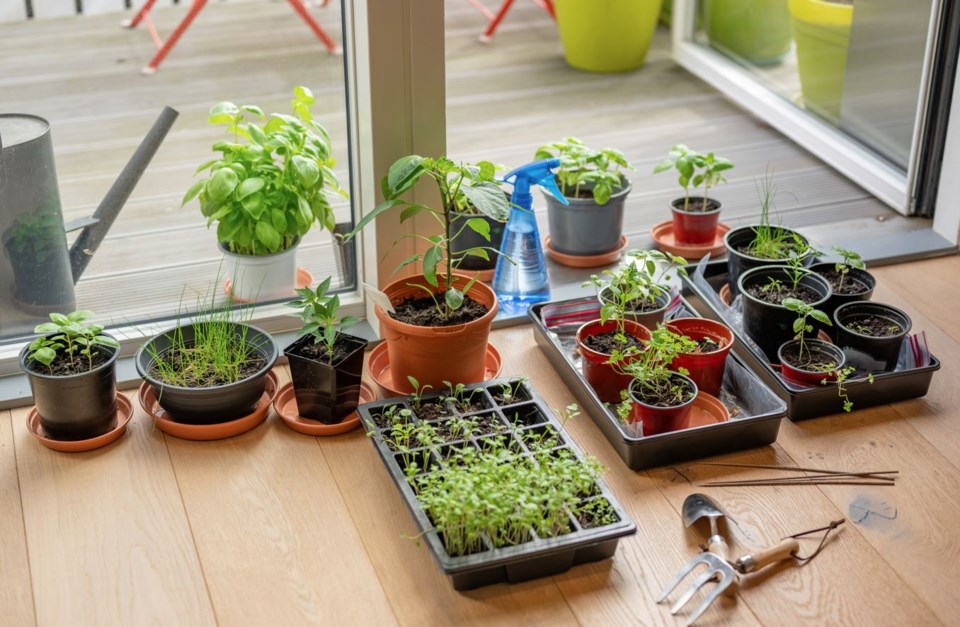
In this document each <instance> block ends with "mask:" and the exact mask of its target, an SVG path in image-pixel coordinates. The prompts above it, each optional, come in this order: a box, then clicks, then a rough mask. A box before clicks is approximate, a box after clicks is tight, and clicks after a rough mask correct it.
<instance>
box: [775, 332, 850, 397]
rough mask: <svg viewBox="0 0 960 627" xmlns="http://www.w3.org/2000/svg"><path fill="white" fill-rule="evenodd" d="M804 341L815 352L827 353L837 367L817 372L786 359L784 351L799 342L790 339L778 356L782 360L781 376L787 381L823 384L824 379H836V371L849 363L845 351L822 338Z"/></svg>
mask: <svg viewBox="0 0 960 627" xmlns="http://www.w3.org/2000/svg"><path fill="white" fill-rule="evenodd" d="M803 343H804V346H806V348H807V349H809V350H810V351H811V352H813V353H825V354H827V355H829V356H830V358H831V360H832V361H833V362H834V363H835V364H837V367H836V368H834V369H833V370H832V371H830V372H816V371H813V370H804V369H802V368H798V367H797V366H795V365H793V364H791V363H789V362H787V361H784V360H783V357H782V355H783V353H784V351H785V350H787V349H788V348H790V347H792V346H796V345H797V344H799V341H798V340H790V341H789V342H784V343H783V345H782V346H781V347H780V350H778V351H777V358H778V359H779V360H780V376H782V377H783V378H784V380H786V381H787V382H789V383H793V384H795V385H809V386H819V385H823V382H824V381H826V382H831V381H836V380H837V374H836V371H837V370H841V369H842V368H843V367H844V366H845V365H846V364H847V357H846V355H844V354H843V351H842V350H840V349H839V348H837V347H836V346H834V345H833V344H828V343H827V342H824V341H822V340H804V342H803Z"/></svg>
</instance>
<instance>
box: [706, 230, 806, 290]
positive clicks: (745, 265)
mask: <svg viewBox="0 0 960 627" xmlns="http://www.w3.org/2000/svg"><path fill="white" fill-rule="evenodd" d="M757 228H758V226H757V225H749V226H741V227H738V228H736V229H731V230H730V231H728V232H727V234H726V235H725V236H724V237H723V243H724V246H726V249H727V269H728V273H729V283H730V290H731V294H732V295H733V296H734V297H736V295H737V294H739V293H740V275H741V274H743V273H744V272H746V271H747V270H750V269H752V268H759V267H761V266H782V265H786V263H787V260H788V257H787V256H786V255H785V256H784V257H782V258H778V259H768V258H763V257H756V256H754V255H753V254H751V253H750V244H751V243H752V242H753V241H754V239H755V238H756V235H757V231H756V229H757ZM777 228H779V229H781V230H782V231H784V232H786V233H790V234H795V235H797V236H798V237H799V238H800V240H801V241H802V242H803V243H804V244H808V245H809V242H808V240H807V238H805V237H803V236H802V235H800V234H799V233H797V232H796V231H794V230H792V229H788V228H786V227H777ZM812 262H813V256H812V255H807V258H806V260H805V263H804V265H808V266H809V265H810V264H811V263H812Z"/></svg>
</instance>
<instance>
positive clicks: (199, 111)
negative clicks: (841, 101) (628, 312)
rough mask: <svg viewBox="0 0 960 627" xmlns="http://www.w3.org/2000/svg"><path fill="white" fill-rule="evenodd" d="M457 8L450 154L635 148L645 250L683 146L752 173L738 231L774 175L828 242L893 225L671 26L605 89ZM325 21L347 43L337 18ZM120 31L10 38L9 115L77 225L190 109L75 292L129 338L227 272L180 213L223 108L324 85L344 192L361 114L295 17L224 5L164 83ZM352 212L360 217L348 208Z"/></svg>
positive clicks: (29, 27) (510, 24)
mask: <svg viewBox="0 0 960 627" xmlns="http://www.w3.org/2000/svg"><path fill="white" fill-rule="evenodd" d="M180 4H181V6H179V7H168V8H159V9H157V10H155V11H154V21H155V22H156V24H157V27H158V29H159V30H160V32H161V33H168V32H170V30H171V29H172V28H173V26H174V25H175V24H176V23H177V22H178V21H179V20H180V19H181V17H182V16H183V15H184V13H185V11H186V6H184V5H185V4H186V3H183V2H181V3H180ZM491 4H492V3H491ZM446 8H447V20H446V21H447V59H448V63H447V93H448V109H447V126H448V150H449V153H450V154H451V155H453V156H455V157H457V158H461V159H469V160H477V159H490V160H492V161H495V162H498V163H502V164H505V165H508V166H516V165H519V164H521V163H523V162H525V161H528V160H529V159H531V158H532V156H533V152H534V150H535V148H536V147H537V146H538V145H539V144H541V143H543V142H545V141H550V140H553V139H556V138H560V137H563V136H566V135H578V136H580V137H581V138H583V139H584V140H586V141H588V142H590V143H592V144H596V145H609V146H615V147H618V148H621V149H622V150H624V151H625V152H626V154H627V155H628V156H629V158H630V159H631V160H632V162H633V163H634V164H635V166H636V171H635V172H633V173H632V175H631V177H632V179H633V183H634V190H633V192H632V194H631V195H630V197H629V200H628V210H627V218H626V224H625V230H626V232H627V234H628V235H629V236H631V238H636V237H637V236H639V235H641V234H644V233H646V232H647V231H648V230H649V228H650V226H651V225H653V224H654V223H656V222H659V221H661V220H663V219H664V217H665V213H666V207H667V206H668V203H669V202H670V200H671V199H672V198H674V197H675V196H676V195H677V189H676V183H675V181H674V180H673V178H672V177H671V176H668V175H659V176H656V177H655V176H653V175H652V174H651V173H650V170H651V169H652V167H653V165H654V164H655V163H656V162H657V161H658V160H659V159H660V158H661V156H662V155H663V154H664V153H665V152H666V151H667V150H668V148H669V147H670V146H671V145H672V144H673V143H676V142H685V143H688V144H690V145H692V146H694V147H697V148H701V149H713V150H716V151H717V152H718V153H719V154H722V155H725V156H728V157H730V158H731V159H732V160H733V161H734V162H735V163H736V164H737V167H736V169H735V170H733V171H731V172H730V177H729V178H730V182H729V183H728V184H727V185H725V186H724V187H722V188H720V189H718V190H717V197H718V198H719V199H720V200H722V201H723V203H724V206H725V213H724V220H725V221H727V222H731V223H736V222H740V221H745V220H748V219H752V217H754V216H755V215H756V214H757V212H758V205H757V202H756V192H755V182H754V180H755V178H757V177H759V176H762V175H763V174H764V172H765V171H766V170H767V169H768V168H773V169H775V171H776V173H777V180H778V186H779V189H780V197H779V202H778V204H777V208H778V210H779V211H780V212H782V214H783V216H784V221H785V222H786V223H788V224H791V225H793V226H810V225H814V224H820V225H825V224H827V225H836V227H837V228H833V229H831V228H827V229H824V231H825V232H826V233H827V235H828V236H830V235H834V234H836V233H838V232H843V231H849V233H848V234H852V236H854V237H855V236H856V235H855V234H856V232H857V230H858V229H859V227H860V226H862V222H863V221H865V220H870V221H872V220H873V219H874V218H876V217H878V216H880V217H882V218H889V220H888V221H887V222H886V223H885V224H890V223H892V222H894V221H895V220H894V218H895V215H894V214H893V213H892V212H890V211H889V210H887V209H886V208H884V207H883V206H882V205H881V204H880V203H879V202H878V201H876V200H875V199H873V198H871V197H870V196H869V195H868V194H867V193H866V192H864V191H863V190H862V189H860V188H859V187H857V186H856V185H853V184H852V183H850V182H849V181H847V180H846V179H845V178H843V177H842V176H840V175H839V174H837V173H836V172H834V171H833V170H831V169H830V168H828V167H827V166H825V165H824V164H823V163H822V162H820V161H819V160H817V159H816V158H814V157H812V156H811V155H809V154H808V153H807V152H805V151H803V150H802V149H800V148H798V147H797V146H796V145H795V144H793V143H792V142H791V141H789V140H787V139H786V138H784V137H783V136H782V135H780V134H779V133H777V132H776V131H774V130H772V129H770V128H768V127H766V126H765V125H763V124H761V123H759V122H758V121H757V120H756V119H754V118H753V117H752V116H751V115H750V114H749V113H747V112H745V111H743V110H741V109H738V108H737V107H735V106H733V105H731V104H730V103H728V102H727V101H725V100H724V99H723V98H722V97H721V96H720V95H719V94H718V93H717V92H715V91H714V90H712V89H711V88H709V87H707V86H706V85H705V84H704V83H702V82H700V81H699V80H697V79H695V78H693V77H692V76H691V75H689V74H687V73H686V72H685V71H683V70H682V69H680V68H679V67H678V66H677V65H676V64H674V63H673V61H672V60H671V59H670V53H669V33H668V32H667V31H666V30H665V29H663V28H661V29H660V31H658V33H657V34H656V37H655V40H654V44H653V48H652V50H651V51H650V54H649V56H648V59H647V63H646V66H645V67H644V68H643V69H642V70H641V71H638V72H634V73H631V74H626V75H595V74H586V73H582V72H577V71H575V70H572V69H571V68H569V67H567V66H566V64H565V63H564V61H563V59H562V56H561V51H560V45H559V41H558V38H557V33H556V27H555V25H554V24H553V22H552V21H551V20H550V19H549V18H548V17H547V15H546V14H545V13H544V12H543V11H542V10H540V9H539V8H538V7H537V6H536V5H534V3H532V2H518V3H516V5H515V6H514V8H513V9H512V10H511V11H510V13H509V15H508V17H507V19H506V21H505V22H504V23H503V24H502V26H501V27H500V30H499V31H498V32H497V34H496V37H495V39H494V41H493V43H492V44H490V45H487V46H484V45H481V44H479V43H478V42H477V35H478V34H479V32H480V31H481V30H482V26H483V20H482V18H481V16H480V15H479V13H477V12H476V11H475V10H474V9H473V8H472V7H470V6H469V4H468V3H466V2H463V1H462V0H446ZM316 14H317V17H318V19H319V20H320V22H321V23H322V24H323V25H324V26H325V27H326V28H328V29H329V30H330V32H331V33H332V34H333V36H334V38H335V39H337V40H338V41H339V40H342V36H341V33H340V15H339V3H338V2H333V3H331V4H330V6H328V7H326V8H324V9H320V10H317V12H316ZM119 20H120V16H119V15H117V14H111V15H101V16H93V17H82V18H62V19H53V20H39V21H31V22H25V23H19V24H4V25H0V111H21V112H30V113H35V114H38V115H41V116H44V117H46V118H48V119H49V120H50V121H51V122H52V124H53V139H54V145H55V148H56V159H57V168H58V172H59V177H60V189H61V197H62V201H63V206H64V217H65V218H66V219H68V220H70V219H74V218H78V217H82V216H85V215H88V214H90V213H91V212H92V211H93V209H94V208H95V207H96V205H97V203H98V202H99V201H100V199H101V198H102V197H103V195H104V194H105V193H106V191H107V189H108V187H109V185H110V184H111V183H112V182H113V180H114V178H115V176H116V175H117V173H118V172H119V171H120V169H121V168H122V166H123V164H124V163H125V162H126V160H127V158H128V157H129V155H130V154H131V153H132V152H133V150H134V148H135V146H136V145H137V144H138V143H139V141H140V139H141V138H142V136H143V135H144V134H145V133H146V131H147V129H148V128H149V127H150V125H151V123H152V122H153V120H154V119H155V117H156V115H157V114H158V113H159V111H160V110H161V109H162V107H163V106H164V105H171V106H173V107H175V108H176V109H178V110H179V111H180V113H181V115H180V119H179V120H178V121H177V123H176V125H175V127H174V129H173V130H172V132H171V133H170V135H169V137H168V138H167V140H166V142H165V143H164V145H163V146H162V147H161V149H160V151H159V152H158V153H157V156H156V158H155V159H154V161H153V164H152V165H151V166H150V168H149V169H148V171H147V172H146V174H145V175H144V177H143V179H142V180H141V182H140V184H139V186H138V187H137V189H136V190H135V192H134V194H133V196H132V197H131V199H130V201H129V202H128V203H127V205H126V207H125V208H124V210H123V211H122V212H121V214H120V216H119V218H118V220H117V221H116V223H115V224H114V226H113V227H112V229H111V230H110V233H109V235H108V237H107V239H106V241H105V242H104V244H103V245H102V247H101V248H100V250H99V251H98V252H97V253H96V255H95V256H94V258H93V260H92V262H91V264H90V266H89V267H88V269H87V271H86V273H85V274H84V276H83V278H82V280H81V282H80V284H79V286H78V288H77V295H78V301H79V305H80V306H82V307H83V308H87V309H92V310H94V311H96V312H97V313H98V314H99V317H100V318H101V319H104V320H112V321H114V322H115V323H131V322H136V321H139V320H143V319H145V318H152V319H158V318H161V317H164V316H166V315H170V314H171V313H173V312H174V311H176V309H177V305H178V303H179V302H180V301H181V299H183V298H186V302H188V303H192V302H193V301H194V296H193V294H192V292H191V290H193V291H199V292H205V291H206V289H207V288H208V287H209V286H210V285H211V283H212V281H213V279H214V277H215V276H216V274H217V272H218V270H219V269H220V255H219V253H218V251H217V248H216V243H215V239H214V234H213V232H211V231H209V230H207V229H206V228H205V226H204V221H203V219H202V217H201V216H200V213H199V211H197V209H196V206H195V205H191V206H188V207H186V208H182V209H181V208H180V207H179V203H180V199H181V197H182V195H183V193H184V191H185V190H186V189H187V188H188V187H189V185H190V184H191V181H192V180H193V172H194V169H195V168H196V166H197V165H198V164H200V163H202V162H204V161H206V160H207V159H208V158H209V155H210V152H211V151H210V145H211V143H212V142H214V141H216V140H217V139H218V138H219V137H220V136H221V134H222V131H221V130H220V129H219V128H214V127H210V126H209V125H208V124H207V123H206V112H207V110H208V109H209V107H210V106H211V105H212V104H213V103H215V102H217V101H219V100H224V99H230V100H235V101H237V102H241V103H256V104H259V105H261V106H262V107H263V108H264V109H266V110H267V111H274V110H284V109H285V108H286V107H287V106H288V104H287V103H288V101H289V98H290V95H289V94H290V90H291V89H292V88H293V86H294V85H297V84H306V85H308V86H311V87H312V88H313V89H314V91H315V93H316V94H317V96H318V105H317V107H316V113H317V114H318V117H319V118H320V120H321V121H322V122H323V123H324V124H325V125H326V126H327V127H328V128H329V130H330V133H331V135H332V137H333V141H334V146H335V153H336V154H337V155H339V157H340V166H338V173H339V174H340V175H341V177H342V178H343V179H344V180H345V179H346V170H345V164H346V114H345V106H344V96H343V66H342V59H341V58H339V57H333V56H329V55H327V54H326V53H325V52H324V51H323V49H322V48H321V46H320V45H319V42H318V41H317V40H316V39H315V38H314V37H313V35H312V33H310V31H309V30H308V29H307V28H306V26H305V25H304V24H302V23H301V22H300V21H299V20H298V19H297V17H296V16H295V15H294V13H293V12H292V11H291V10H290V8H289V6H288V5H287V4H286V3H284V2H267V1H261V0H255V1H253V0H251V1H245V2H237V1H235V0H231V2H224V3H210V4H208V5H207V7H206V8H205V9H204V11H203V13H202V14H201V15H200V17H199V18H198V19H197V21H196V22H195V24H194V25H193V26H192V27H191V29H190V30H189V31H187V33H186V35H185V36H184V37H183V39H182V40H181V42H180V43H179V44H178V46H177V48H176V49H175V50H174V51H173V52H172V53H171V55H170V56H169V57H168V59H167V60H166V61H165V62H164V64H163V65H162V67H161V69H160V71H159V72H158V73H157V74H156V75H154V76H150V77H145V76H142V75H141V74H140V73H139V68H140V67H141V66H143V65H145V64H146V63H147V61H148V60H149V58H150V57H151V55H152V54H153V52H154V48H153V44H152V42H151V40H150V37H149V35H148V34H147V32H145V31H142V30H133V31H130V30H125V29H122V28H120V27H119ZM40 42H42V43H40ZM538 202H539V200H538ZM541 209H542V207H541ZM338 215H339V218H340V219H345V218H346V217H347V216H348V215H349V207H348V205H347V204H346V203H341V204H340V205H339V206H338ZM540 223H541V226H542V227H544V228H545V227H546V220H545V219H541V221H540ZM299 255H300V262H301V264H302V265H304V266H306V267H308V268H309V269H310V270H311V271H312V272H313V273H314V275H315V276H317V277H325V276H327V275H330V274H336V267H335V264H334V259H333V251H332V249H331V242H330V237H329V234H327V233H320V232H314V233H312V234H311V235H310V236H309V237H308V238H306V240H305V242H304V244H303V245H302V247H301V251H300V253H299ZM3 263H6V260H5V259H0V264H3ZM185 287H186V288H187V292H186V296H184V289H185ZM0 317H2V316H0ZM28 326H32V324H30V325H28Z"/></svg>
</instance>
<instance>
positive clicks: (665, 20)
mask: <svg viewBox="0 0 960 627" xmlns="http://www.w3.org/2000/svg"><path fill="white" fill-rule="evenodd" d="M671 19H673V0H663V4H661V5H660V23H661V24H663V25H664V26H666V27H667V28H670V20H671Z"/></svg>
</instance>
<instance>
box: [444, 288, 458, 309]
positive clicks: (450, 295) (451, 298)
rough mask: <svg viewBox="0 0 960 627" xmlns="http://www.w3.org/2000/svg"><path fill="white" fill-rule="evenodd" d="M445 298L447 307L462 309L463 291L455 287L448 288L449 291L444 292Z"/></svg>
mask: <svg viewBox="0 0 960 627" xmlns="http://www.w3.org/2000/svg"><path fill="white" fill-rule="evenodd" d="M443 300H444V302H446V303H447V307H449V308H450V309H454V310H456V309H460V307H461V306H462V305H463V292H461V291H460V290H458V289H457V288H455V287H451V288H447V291H446V292H445V293H444V296H443Z"/></svg>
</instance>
